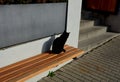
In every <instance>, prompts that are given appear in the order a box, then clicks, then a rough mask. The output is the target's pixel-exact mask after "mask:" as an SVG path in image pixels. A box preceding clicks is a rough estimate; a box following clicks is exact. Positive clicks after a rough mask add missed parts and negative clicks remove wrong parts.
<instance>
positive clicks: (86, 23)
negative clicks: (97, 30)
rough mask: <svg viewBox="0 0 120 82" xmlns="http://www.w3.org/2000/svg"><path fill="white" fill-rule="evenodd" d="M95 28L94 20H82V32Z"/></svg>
mask: <svg viewBox="0 0 120 82" xmlns="http://www.w3.org/2000/svg"><path fill="white" fill-rule="evenodd" d="M92 26H94V21H92V20H81V22H80V30H82V29H87V28H90V27H92Z"/></svg>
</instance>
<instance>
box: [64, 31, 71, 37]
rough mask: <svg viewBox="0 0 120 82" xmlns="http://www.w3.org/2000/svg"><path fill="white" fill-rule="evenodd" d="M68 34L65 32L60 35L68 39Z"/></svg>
mask: <svg viewBox="0 0 120 82" xmlns="http://www.w3.org/2000/svg"><path fill="white" fill-rule="evenodd" d="M69 34H70V32H66V31H64V32H63V34H62V36H63V37H68V36H69Z"/></svg>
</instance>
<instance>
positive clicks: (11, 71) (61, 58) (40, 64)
mask: <svg viewBox="0 0 120 82" xmlns="http://www.w3.org/2000/svg"><path fill="white" fill-rule="evenodd" d="M65 48H66V52H65V53H60V54H58V55H56V54H50V53H43V54H41V55H38V56H35V57H31V58H28V59H26V60H23V61H21V62H22V63H21V62H18V63H15V64H12V65H9V66H7V67H4V68H2V69H1V70H0V75H1V76H0V81H1V82H3V81H5V82H17V81H19V82H24V80H27V79H29V78H31V77H33V76H35V75H37V74H39V73H42V72H44V71H46V70H49V69H51V68H53V67H55V66H57V65H59V64H61V63H63V62H66V61H68V60H70V59H72V58H74V57H77V56H78V55H80V54H83V51H82V50H79V49H77V48H73V47H70V46H65ZM43 55H44V56H43ZM16 64H18V65H16Z"/></svg>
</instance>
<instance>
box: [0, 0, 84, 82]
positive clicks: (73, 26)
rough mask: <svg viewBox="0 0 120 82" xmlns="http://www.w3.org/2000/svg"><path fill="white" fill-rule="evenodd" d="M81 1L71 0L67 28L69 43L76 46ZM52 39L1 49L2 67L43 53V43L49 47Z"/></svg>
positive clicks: (0, 61)
mask: <svg viewBox="0 0 120 82" xmlns="http://www.w3.org/2000/svg"><path fill="white" fill-rule="evenodd" d="M81 3H82V0H69V6H68V25H67V28H68V29H67V30H68V32H70V36H69V39H68V41H67V44H69V45H71V46H74V47H78V37H79V26H80V16H81ZM49 40H50V41H49ZM51 40H52V39H51V37H47V38H44V39H40V40H36V41H33V42H29V43H25V44H22V45H18V46H13V47H10V48H8V49H4V50H0V68H1V67H4V66H7V65H9V64H12V63H15V62H18V61H20V60H23V59H26V58H29V57H32V56H35V55H37V54H39V53H41V52H42V50H43V45H44V49H46V50H47V49H49V48H48V46H50V45H51V42H52V41H51ZM67 63H68V62H67ZM63 65H64V64H63ZM61 66H62V65H61ZM58 68H59V66H58ZM53 70H56V69H53ZM46 74H48V72H47V73H43V74H42V76H45V75H46ZM40 77H41V75H39V76H38V78H32V79H30V80H28V82H33V81H32V80H34V82H35V81H37V80H38V79H40Z"/></svg>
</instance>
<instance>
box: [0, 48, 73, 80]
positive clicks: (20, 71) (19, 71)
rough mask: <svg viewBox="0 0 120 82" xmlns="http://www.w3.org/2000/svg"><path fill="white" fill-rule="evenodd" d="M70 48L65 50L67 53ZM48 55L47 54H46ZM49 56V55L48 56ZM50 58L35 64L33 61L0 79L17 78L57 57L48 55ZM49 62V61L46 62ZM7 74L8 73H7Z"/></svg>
mask: <svg viewBox="0 0 120 82" xmlns="http://www.w3.org/2000/svg"><path fill="white" fill-rule="evenodd" d="M71 48H72V47H69V48H68V49H67V51H68V50H69V49H71ZM48 54H49V53H48ZM49 55H50V54H49ZM50 56H51V57H49V58H48V57H46V58H47V59H42V60H39V61H38V62H37V63H36V62H34V61H32V62H31V63H29V64H28V65H26V66H23V67H21V68H18V69H15V70H14V69H13V70H14V71H12V72H10V73H7V75H6V74H5V75H2V76H1V77H0V79H1V80H4V79H6V80H7V79H11V78H14V77H17V76H21V75H22V74H23V73H26V72H27V71H29V70H33V67H34V68H35V67H36V66H38V65H41V64H44V63H45V62H46V61H48V60H49V59H50V58H53V57H55V56H57V55H55V54H54V55H53V54H52V55H50ZM48 62H49V61H48ZM31 67H32V68H31ZM8 72H9V71H8Z"/></svg>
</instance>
